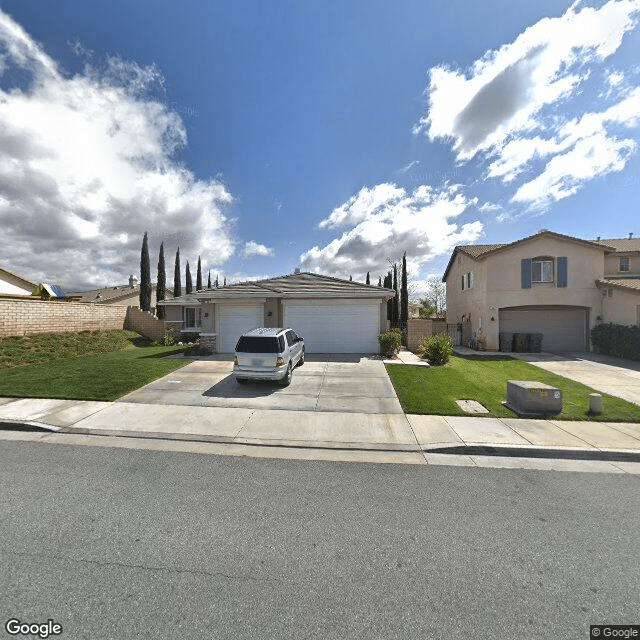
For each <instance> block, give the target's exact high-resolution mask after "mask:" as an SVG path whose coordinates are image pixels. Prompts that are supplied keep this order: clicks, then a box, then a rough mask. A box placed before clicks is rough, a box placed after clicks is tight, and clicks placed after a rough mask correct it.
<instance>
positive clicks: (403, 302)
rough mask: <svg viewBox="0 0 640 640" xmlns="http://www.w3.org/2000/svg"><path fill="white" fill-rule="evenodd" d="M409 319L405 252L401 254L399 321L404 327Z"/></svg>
mask: <svg viewBox="0 0 640 640" xmlns="http://www.w3.org/2000/svg"><path fill="white" fill-rule="evenodd" d="M408 319H409V290H408V286H407V252H406V251H405V252H404V255H403V256H402V287H401V289H400V322H402V323H403V324H404V326H405V328H406V324H407V321H408Z"/></svg>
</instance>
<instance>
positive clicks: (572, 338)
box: [500, 306, 588, 351]
mask: <svg viewBox="0 0 640 640" xmlns="http://www.w3.org/2000/svg"><path fill="white" fill-rule="evenodd" d="M500 332H501V333H541V334H542V350H543V351H584V350H585V349H587V348H588V347H587V310H586V309H584V308H582V307H553V306H547V307H513V308H506V309H500Z"/></svg>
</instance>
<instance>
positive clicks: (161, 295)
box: [156, 242, 167, 320]
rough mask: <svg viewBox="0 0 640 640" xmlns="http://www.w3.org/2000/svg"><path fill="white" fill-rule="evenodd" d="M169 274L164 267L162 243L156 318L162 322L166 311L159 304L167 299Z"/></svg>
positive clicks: (159, 256) (162, 245) (161, 244)
mask: <svg viewBox="0 0 640 640" xmlns="http://www.w3.org/2000/svg"><path fill="white" fill-rule="evenodd" d="M166 288H167V273H166V270H165V266H164V243H163V242H161V243H160V253H159V254H158V283H157V285H156V316H158V318H160V320H164V318H165V315H166V313H165V312H166V309H165V308H164V307H163V306H161V305H159V304H158V302H160V301H161V300H164V299H165V297H166V293H165V291H166Z"/></svg>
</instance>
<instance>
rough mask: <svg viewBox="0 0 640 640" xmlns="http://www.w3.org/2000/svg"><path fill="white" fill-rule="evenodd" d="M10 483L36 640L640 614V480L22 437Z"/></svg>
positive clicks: (584, 627)
mask: <svg viewBox="0 0 640 640" xmlns="http://www.w3.org/2000/svg"><path fill="white" fill-rule="evenodd" d="M0 480H1V481H0V496H1V504H2V508H1V510H0V518H1V521H0V537H1V539H2V545H1V554H0V562H1V564H0V575H1V576H2V580H1V582H0V589H1V592H0V615H1V616H2V620H1V622H2V634H3V635H0V637H24V636H10V635H9V634H8V633H7V632H6V631H5V628H4V627H5V622H6V621H7V620H9V619H10V618H17V619H19V620H20V621H22V622H46V621H47V620H48V619H52V620H54V621H55V622H56V623H59V624H61V625H62V628H63V633H62V635H61V636H59V637H61V638H62V639H63V640H66V639H75V638H101V639H105V640H106V639H111V638H113V639H114V640H115V639H117V640H127V639H128V638H172V639H174V638H223V639H224V638H234V639H235V638H242V639H244V638H247V639H248V638H252V639H256V638H287V639H290V638H322V639H325V638H326V639H332V638H336V639H341V640H344V639H345V638H366V639H367V640H368V639H376V638H380V639H383V638H384V639H385V640H389V639H392V638H402V639H403V640H404V639H406V638H435V639H439V638H442V639H449V638H567V639H569V638H570V639H572V640H573V639H575V638H585V639H586V638H588V637H589V624H602V623H611V624H640V571H638V569H639V562H640V561H639V558H640V536H639V535H638V531H639V530H640V526H639V525H640V481H639V480H638V477H637V476H631V475H627V474H620V475H609V474H600V473H598V474H590V473H570V472H557V471H534V470H521V469H518V470H516V469H513V470H512V469H488V468H476V467H473V468H471V467H454V466H413V465H386V464H358V463H349V464H345V463H336V462H315V461H313V462H312V461H295V460H272V459H254V458H242V457H228V456H215V455H199V454H187V453H175V452H160V451H140V450H135V449H111V448H105V447H88V446H82V447H79V446H69V445H53V444H42V443H33V442H20V441H15V442H12V441H3V443H2V447H1V448H0ZM30 637H36V636H30ZM50 637H58V636H50Z"/></svg>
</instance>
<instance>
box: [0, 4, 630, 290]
mask: <svg viewBox="0 0 640 640" xmlns="http://www.w3.org/2000/svg"><path fill="white" fill-rule="evenodd" d="M45 6H46V10H44V9H43V7H45ZM639 21H640V0H609V1H608V2H603V1H600V2H592V1H580V0H579V1H577V2H573V3H570V2H563V1H562V0H530V1H529V2H527V3H520V2H518V3H514V2H508V1H507V0H485V1H484V2H482V3H479V2H472V1H471V0H459V1H457V2H450V0H431V1H430V2H424V0H394V1H393V2H391V1H390V0H384V1H383V0H350V1H349V2H344V1H343V0H311V1H309V2H298V1H296V0H274V2H268V3H267V2H263V1H262V0H234V2H226V1H225V2H222V1H221V0H188V1H187V2H184V3H177V2H175V1H174V0H172V1H171V2H168V1H165V0H126V2H124V1H122V0H111V1H110V2H108V3H91V2H86V1H84V0H83V1H79V0H56V2H44V1H43V0H0V237H1V238H2V240H1V241H0V265H2V266H4V267H5V268H7V269H10V270H12V271H15V272H17V273H19V274H21V275H23V276H25V277H28V278H30V279H32V280H35V281H46V282H55V283H57V284H59V285H61V286H62V287H63V288H66V289H67V290H79V289H91V288H97V287H102V286H112V285H115V284H123V283H125V282H127V279H128V277H129V275H130V274H135V275H138V276H139V262H140V248H141V244H142V237H143V234H144V233H145V231H146V232H148V238H149V249H150V256H151V264H152V278H153V279H154V280H155V277H156V274H155V272H156V269H155V266H156V264H157V257H158V250H159V247H160V243H163V245H164V251H165V256H166V264H167V276H168V281H169V284H171V282H172V279H173V264H174V257H175V252H176V249H177V248H178V247H179V248H180V256H181V263H182V268H183V271H184V268H185V265H186V262H187V261H189V264H190V267H191V272H192V275H193V277H194V280H195V268H196V263H197V260H198V256H201V259H202V266H203V272H204V279H205V281H206V278H207V274H208V272H209V270H210V271H211V274H212V278H213V279H214V280H215V277H216V275H219V277H220V280H221V281H222V279H223V278H224V277H226V278H227V281H228V282H238V281H242V280H246V279H254V278H264V277H273V276H280V275H285V274H288V273H292V272H293V271H294V269H295V268H300V269H302V270H303V271H311V272H317V273H322V274H326V275H331V276H336V277H343V278H349V277H350V276H352V277H353V279H354V280H358V281H364V279H365V276H366V273H367V272H370V274H371V280H372V282H373V283H374V284H377V282H378V277H379V276H384V274H386V272H387V270H388V269H389V265H390V263H392V262H399V261H400V260H401V257H402V255H403V254H404V253H405V252H406V256H407V264H408V271H409V280H410V291H411V296H412V298H414V299H417V298H419V297H420V296H421V295H423V293H424V292H425V291H426V287H427V285H426V283H427V281H428V279H429V278H433V277H436V278H441V277H442V274H443V272H444V269H445V267H446V264H447V262H448V260H449V257H450V255H451V251H452V249H453V247H454V246H456V245H458V244H469V243H480V244H487V243H503V242H512V241H515V240H517V239H519V238H522V237H524V236H528V235H531V234H534V233H536V232H538V231H539V230H541V229H549V230H552V231H556V232H558V233H564V234H568V235H572V236H577V237H581V238H584V239H595V238H596V237H598V236H601V237H603V238H616V237H617V238H622V237H627V236H628V234H629V233H631V232H634V233H636V234H637V233H640V228H638V226H637V225H636V222H635V221H636V218H637V213H638V204H639V202H640V197H639V196H640V153H639V131H640V56H639V55H638V52H640V27H639ZM183 282H184V275H183Z"/></svg>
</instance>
